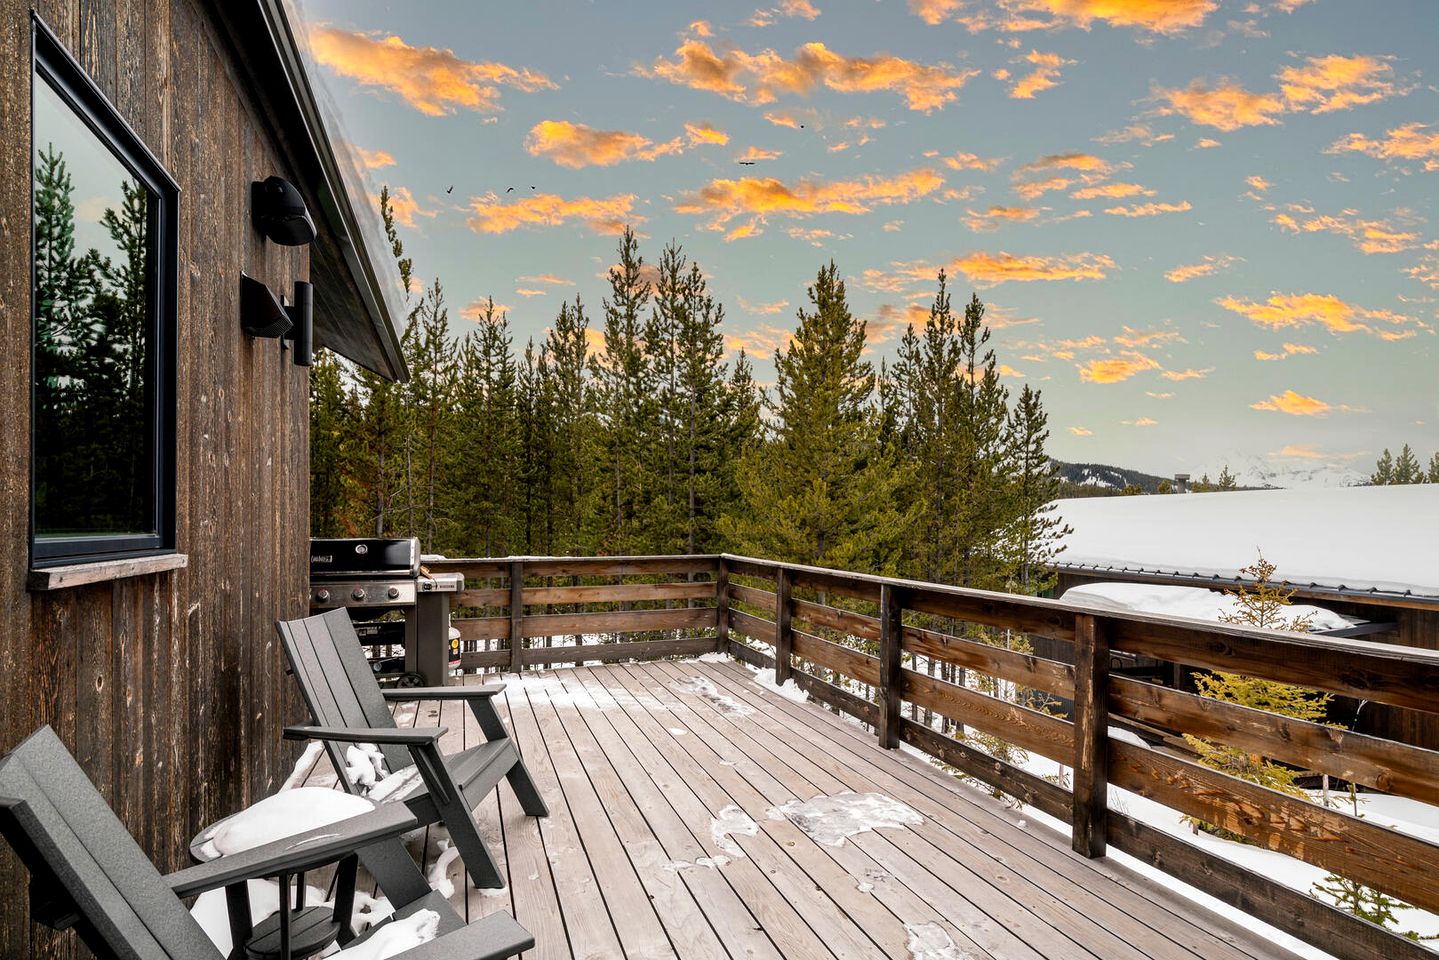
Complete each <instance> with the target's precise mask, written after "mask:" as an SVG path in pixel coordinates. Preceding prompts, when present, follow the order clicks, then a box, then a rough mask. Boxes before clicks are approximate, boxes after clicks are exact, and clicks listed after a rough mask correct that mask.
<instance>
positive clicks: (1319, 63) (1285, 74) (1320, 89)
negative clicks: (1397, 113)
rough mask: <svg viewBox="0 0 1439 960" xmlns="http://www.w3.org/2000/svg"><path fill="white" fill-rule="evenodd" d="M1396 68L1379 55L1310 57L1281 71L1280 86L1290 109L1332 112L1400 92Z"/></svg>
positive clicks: (1372, 101)
mask: <svg viewBox="0 0 1439 960" xmlns="http://www.w3.org/2000/svg"><path fill="white" fill-rule="evenodd" d="M1393 75H1394V68H1393V67H1391V66H1390V65H1389V64H1388V63H1387V62H1386V61H1385V60H1383V59H1381V58H1379V57H1366V56H1355V57H1341V56H1328V57H1310V58H1308V61H1307V62H1306V63H1305V64H1304V65H1303V66H1291V67H1285V68H1284V69H1283V70H1281V71H1279V76H1278V80H1279V89H1280V91H1281V92H1282V93H1283V94H1284V99H1285V100H1286V101H1287V102H1288V104H1289V109H1290V110H1295V111H1298V110H1307V111H1309V112H1310V113H1332V112H1333V111H1335V110H1348V109H1351V108H1352V107H1358V106H1363V105H1364V104H1366V103H1374V102H1375V101H1378V100H1383V99H1385V98H1386V97H1392V96H1393V95H1394V94H1395V93H1397V92H1398V88H1397V87H1396V85H1395V84H1394V81H1393Z"/></svg>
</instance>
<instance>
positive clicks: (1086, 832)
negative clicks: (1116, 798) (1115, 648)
mask: <svg viewBox="0 0 1439 960" xmlns="http://www.w3.org/2000/svg"><path fill="white" fill-rule="evenodd" d="M1073 803H1074V807H1073V812H1074V817H1073V827H1074V833H1073V836H1072V838H1071V846H1073V847H1074V850H1075V852H1076V853H1079V854H1081V855H1083V856H1086V857H1090V858H1093V857H1102V856H1104V851H1105V847H1106V845H1107V843H1108V840H1109V636H1108V634H1107V633H1106V632H1105V626H1104V623H1103V622H1102V621H1101V620H1099V618H1097V617H1094V616H1092V615H1090V614H1087V613H1081V614H1077V615H1076V616H1075V618H1074V796H1073Z"/></svg>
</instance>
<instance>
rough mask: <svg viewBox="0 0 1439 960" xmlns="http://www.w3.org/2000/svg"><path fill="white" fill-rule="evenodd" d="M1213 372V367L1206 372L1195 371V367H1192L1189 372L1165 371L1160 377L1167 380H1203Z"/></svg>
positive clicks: (1205, 370)
mask: <svg viewBox="0 0 1439 960" xmlns="http://www.w3.org/2000/svg"><path fill="white" fill-rule="evenodd" d="M1213 372H1214V368H1213V367H1209V368H1207V369H1204V370H1195V369H1194V368H1193V367H1190V368H1189V369H1188V370H1165V371H1163V372H1161V373H1160V374H1159V375H1160V376H1161V377H1163V378H1164V379H1166V380H1175V381H1179V380H1203V379H1204V378H1205V377H1207V376H1209V375H1210V374H1211V373H1213Z"/></svg>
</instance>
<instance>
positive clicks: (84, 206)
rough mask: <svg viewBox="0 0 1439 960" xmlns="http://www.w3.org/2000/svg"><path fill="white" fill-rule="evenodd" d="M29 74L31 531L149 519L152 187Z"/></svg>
mask: <svg viewBox="0 0 1439 960" xmlns="http://www.w3.org/2000/svg"><path fill="white" fill-rule="evenodd" d="M35 79H36V83H35V126H34V143H35V156H34V178H35V183H34V213H35V234H34V236H35V251H34V264H35V278H34V279H35V354H34V357H35V360H34V362H35V371H34V377H35V410H34V416H35V432H34V437H35V440H34V456H35V534H36V538H37V540H39V539H44V538H47V537H76V536H80V537H89V536H113V535H117V534H118V535H125V534H146V533H153V532H155V531H156V524H157V520H156V516H155V477H154V465H155V443H156V437H155V417H154V407H155V404H154V392H155V391H154V386H155V385H154V384H153V382H152V379H153V369H154V364H153V363H152V359H153V358H152V351H153V350H154V336H155V311H154V310H153V309H152V304H151V299H152V298H151V295H150V291H151V289H152V283H153V281H152V271H151V269H150V266H151V265H150V259H151V257H150V250H151V242H150V237H151V233H152V231H151V227H150V221H151V218H150V210H149V208H150V196H149V192H148V191H147V190H146V188H145V187H144V186H143V185H142V184H140V183H139V182H138V181H137V180H136V179H135V178H134V177H132V176H131V175H130V173H129V171H128V169H127V168H126V167H125V166H124V165H123V164H122V163H121V162H120V161H119V160H118V159H117V158H116V157H115V155H114V154H113V153H111V152H110V150H109V149H108V148H107V147H106V146H105V144H104V143H103V142H102V141H101V140H100V139H99V138H97V137H96V136H95V134H94V133H93V132H92V131H91V130H90V128H89V127H88V126H87V125H86V124H85V123H84V122H83V121H82V120H81V119H80V118H79V117H78V116H77V115H76V114H75V113H74V111H73V110H71V108H70V107H69V105H68V104H67V103H66V102H65V101H64V100H62V99H61V98H60V97H59V96H58V95H57V94H56V93H55V92H54V91H53V90H52V89H51V88H50V87H49V85H48V83H46V82H45V81H44V80H43V79H42V78H41V77H39V76H37V77H36V78H35Z"/></svg>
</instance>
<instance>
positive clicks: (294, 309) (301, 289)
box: [285, 280, 315, 367]
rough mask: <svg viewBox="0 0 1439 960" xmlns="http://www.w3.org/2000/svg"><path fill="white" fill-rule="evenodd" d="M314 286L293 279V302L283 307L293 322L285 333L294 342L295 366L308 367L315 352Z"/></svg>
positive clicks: (286, 337) (287, 338)
mask: <svg viewBox="0 0 1439 960" xmlns="http://www.w3.org/2000/svg"><path fill="white" fill-rule="evenodd" d="M314 308H315V287H314V284H311V283H307V282H306V281H304V280H296V281H295V302H294V303H292V304H289V305H287V306H286V307H285V311H286V312H287V313H288V314H289V315H290V322H291V323H293V324H294V326H292V327H291V328H290V330H289V332H288V333H286V334H285V339H286V340H292V341H294V344H295V348H294V349H295V354H294V360H295V366H297V367H308V366H309V365H310V361H311V360H312V359H314V352H315V318H314Z"/></svg>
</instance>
